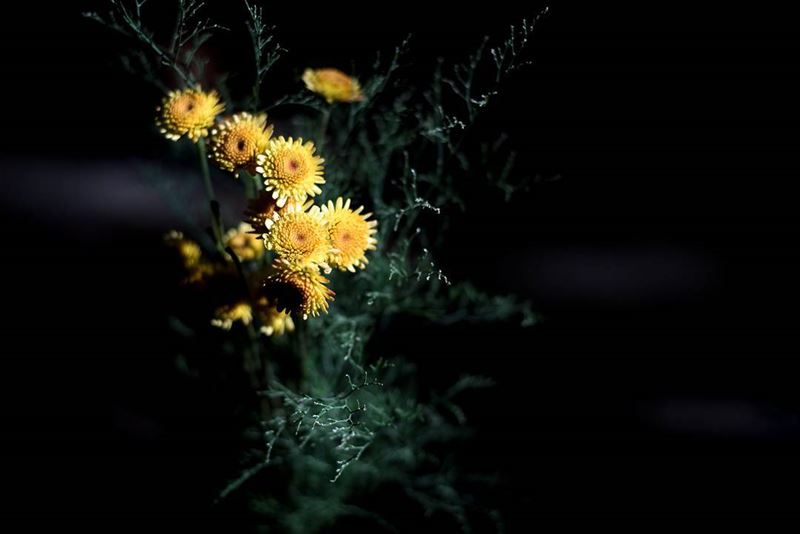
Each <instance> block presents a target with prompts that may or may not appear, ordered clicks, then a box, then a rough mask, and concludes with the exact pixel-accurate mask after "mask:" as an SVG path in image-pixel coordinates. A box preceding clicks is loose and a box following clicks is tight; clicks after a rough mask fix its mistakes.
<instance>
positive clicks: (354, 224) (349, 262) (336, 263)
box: [321, 197, 378, 272]
mask: <svg viewBox="0 0 800 534" xmlns="http://www.w3.org/2000/svg"><path fill="white" fill-rule="evenodd" d="M363 210H364V206H359V207H358V208H356V209H355V210H353V209H350V199H349V198H348V199H347V200H346V201H344V200H342V197H339V198H337V199H336V202H335V203H334V202H332V201H328V203H327V204H325V205H323V206H322V209H321V212H322V218H323V219H324V220H325V221H326V222H327V223H328V235H329V236H330V240H331V245H332V246H333V248H334V249H335V251H334V252H332V253H331V254H330V255H329V256H328V263H329V264H330V265H331V266H332V267H336V268H337V269H340V270H342V271H350V272H355V270H356V267H358V268H360V269H363V268H364V267H366V266H367V263H368V261H369V260H367V257H366V252H367V251H368V250H375V248H376V247H377V244H378V240H377V239H375V237H374V236H375V233H376V232H377V228H376V227H377V226H378V223H377V221H370V220H368V219H369V217H370V215H372V214H371V213H361V212H362V211H363Z"/></svg>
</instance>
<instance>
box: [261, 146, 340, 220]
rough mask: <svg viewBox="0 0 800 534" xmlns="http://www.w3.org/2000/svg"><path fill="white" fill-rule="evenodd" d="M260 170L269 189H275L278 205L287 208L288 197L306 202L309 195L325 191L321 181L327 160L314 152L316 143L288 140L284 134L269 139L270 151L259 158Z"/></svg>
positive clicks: (274, 196)
mask: <svg viewBox="0 0 800 534" xmlns="http://www.w3.org/2000/svg"><path fill="white" fill-rule="evenodd" d="M256 161H257V163H258V166H257V167H256V172H258V173H260V174H261V175H262V176H263V177H264V178H265V180H264V185H265V186H266V190H267V191H272V198H274V199H275V200H276V201H277V204H278V207H283V205H284V204H286V201H287V200H292V201H294V202H303V201H305V199H306V197H308V196H312V197H313V196H314V195H317V194H319V193H321V192H322V189H320V188H319V184H324V183H325V179H324V178H322V163H323V162H324V161H325V160H324V159H322V158H321V157H319V156H315V155H314V143H312V142H311V141H307V142H306V143H305V144H304V143H303V140H302V139H297V140H293V139H292V138H291V137H290V138H289V139H285V138H284V137H283V136H280V137H278V139H277V140H276V139H273V140H271V141H270V142H269V147H268V148H267V150H266V152H264V153H263V154H259V155H258V157H257V158H256Z"/></svg>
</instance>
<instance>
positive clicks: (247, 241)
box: [224, 223, 264, 261]
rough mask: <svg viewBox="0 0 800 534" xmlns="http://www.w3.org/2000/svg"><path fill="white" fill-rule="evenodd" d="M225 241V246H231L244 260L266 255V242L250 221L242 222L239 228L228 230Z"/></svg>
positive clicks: (238, 256)
mask: <svg viewBox="0 0 800 534" xmlns="http://www.w3.org/2000/svg"><path fill="white" fill-rule="evenodd" d="M224 241H225V247H230V248H231V249H232V250H233V253H234V254H236V257H237V258H239V259H240V260H242V261H250V260H257V259H258V258H260V257H261V256H263V255H264V244H263V243H262V242H261V240H260V239H259V238H258V235H257V234H255V233H253V227H252V226H250V225H249V224H248V223H241V224H239V227H238V228H231V229H230V230H228V232H227V233H226V234H225V239H224Z"/></svg>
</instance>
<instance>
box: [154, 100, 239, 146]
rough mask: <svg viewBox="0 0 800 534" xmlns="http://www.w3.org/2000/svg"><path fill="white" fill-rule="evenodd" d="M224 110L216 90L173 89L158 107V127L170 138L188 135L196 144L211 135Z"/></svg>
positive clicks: (176, 138) (174, 138)
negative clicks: (209, 131) (217, 118)
mask: <svg viewBox="0 0 800 534" xmlns="http://www.w3.org/2000/svg"><path fill="white" fill-rule="evenodd" d="M224 109H225V105H224V104H222V103H220V101H219V94H218V93H217V92H216V91H211V92H209V93H204V92H203V91H202V90H201V89H200V88H199V87H197V88H195V89H184V90H182V91H170V92H169V93H168V94H167V96H165V97H164V100H163V102H162V104H161V106H159V107H157V108H156V111H157V112H158V116H157V117H156V126H158V127H159V131H160V132H161V133H162V134H164V136H165V137H166V138H167V139H171V140H172V141H177V140H178V139H180V138H181V136H183V135H186V136H187V137H189V139H191V140H192V141H194V142H195V143H196V142H197V141H198V140H199V139H200V138H201V137H205V136H207V135H208V129H209V128H210V127H211V126H212V125H213V124H214V119H215V118H216V117H217V115H218V114H219V113H222V111H223V110H224Z"/></svg>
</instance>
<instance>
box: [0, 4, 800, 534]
mask: <svg viewBox="0 0 800 534" xmlns="http://www.w3.org/2000/svg"><path fill="white" fill-rule="evenodd" d="M70 4H74V5H70V6H68V7H62V8H59V9H58V10H55V11H50V10H45V9H41V8H37V9H35V10H30V11H28V10H23V11H22V12H20V13H18V14H15V15H11V14H8V15H6V16H4V17H3V22H2V26H3V32H2V35H3V37H2V39H3V49H4V51H3V52H4V53H3V64H2V66H0V69H2V72H3V82H2V86H3V89H2V90H3V95H2V96H3V98H2V111H3V117H4V124H3V130H4V134H5V135H4V136H3V137H4V140H3V143H2V145H0V158H1V159H0V162H1V164H2V167H0V168H2V187H1V188H0V207H1V208H2V211H1V212H0V216H1V217H2V225H1V226H0V239H2V243H0V254H2V268H1V270H0V273H2V276H1V277H0V279H2V282H1V283H2V290H3V293H2V294H3V299H2V306H0V308H2V310H3V322H2V324H1V325H0V329H1V330H2V336H3V338H2V339H3V344H2V359H3V364H4V365H3V368H2V370H0V414H1V415H2V425H1V427H0V439H2V445H3V449H4V455H3V458H4V463H6V464H7V465H5V466H3V470H2V481H3V485H4V494H5V497H4V498H3V499H2V504H0V516H3V517H9V518H17V519H31V518H45V519H55V518H73V519H75V518H81V519H98V518H99V519H109V520H116V519H119V518H144V519H154V518H165V517H169V518H174V519H176V520H177V519H180V520H187V519H198V518H206V517H216V516H218V514H219V512H218V511H217V510H215V509H214V508H213V507H212V506H211V505H210V501H211V499H212V498H213V496H214V494H215V493H214V492H215V491H217V490H218V489H219V487H220V484H221V482H222V481H224V480H226V477H229V476H230V471H228V470H227V469H228V468H229V467H230V466H231V462H232V460H231V458H228V457H226V456H225V454H227V451H228V447H227V444H226V439H228V438H227V437H226V430H230V429H229V428H228V426H227V425H228V422H227V420H228V415H229V414H226V413H223V412H222V411H221V410H219V409H218V408H217V407H215V405H214V404H213V402H212V401H211V400H209V399H213V394H211V393H210V392H207V391H203V390H202V389H200V386H198V385H197V384H191V383H187V382H186V381H181V380H178V379H177V378H175V377H174V375H175V372H174V364H173V359H172V356H173V352H172V347H169V346H166V345H165V344H164V343H162V342H161V340H162V339H163V336H164V332H165V328H166V327H165V325H164V324H163V323H164V321H163V318H164V314H165V312H166V311H165V310H164V309H163V307H164V305H163V299H161V295H162V292H163V291H164V290H165V287H164V285H163V284H164V281H163V280H162V279H161V278H160V277H159V276H158V269H159V263H158V262H159V258H160V256H159V251H158V243H159V238H160V235H161V234H162V233H163V231H164V230H165V229H166V227H167V226H166V225H168V224H173V225H174V224H176V223H175V221H174V220H170V219H169V218H168V217H167V216H165V215H163V212H165V211H166V209H165V207H164V206H163V205H162V204H159V203H158V201H157V196H154V194H153V193H152V192H148V190H147V189H146V187H145V186H142V185H141V183H138V182H136V177H135V172H134V171H132V170H131V169H135V168H136V161H137V160H140V159H145V160H146V159H157V158H159V154H160V153H161V152H162V151H163V150H164V142H163V141H162V140H161V139H160V138H158V137H157V136H156V135H154V133H153V130H152V124H151V122H150V121H151V117H152V108H153V105H154V102H155V100H156V99H157V98H158V95H157V93H155V92H154V91H152V90H151V89H147V88H146V87H145V86H143V85H140V84H138V82H136V81H134V80H133V79H131V78H129V77H128V76H127V75H125V74H124V73H121V72H119V71H118V69H117V68H116V67H115V66H114V58H115V56H116V54H117V53H118V52H119V50H121V49H122V48H123V44H124V43H122V42H120V41H119V40H118V39H117V38H116V37H114V36H112V35H110V34H109V33H108V32H106V31H105V30H103V29H102V28H99V27H97V26H94V25H92V24H91V23H89V22H87V21H84V20H82V19H81V18H80V17H79V14H80V12H81V11H83V10H85V9H97V6H98V5H99V4H101V3H98V2H74V3H72V2H70ZM212 4H214V5H215V6H217V7H224V6H223V3H222V2H212ZM230 4H231V5H233V6H234V7H233V8H228V9H223V10H222V11H225V12H226V13H227V14H228V15H227V16H229V17H236V16H240V15H242V16H243V12H241V13H239V11H237V9H239V7H238V4H237V3H235V2H231V3H230ZM599 4H602V5H599ZM640 4H646V6H645V5H638V6H631V5H619V4H614V3H605V2H604V3H599V2H596V3H591V4H590V5H588V6H587V5H577V4H572V3H570V2H558V1H553V2H552V3H551V4H550V7H551V12H550V14H549V15H548V16H547V17H546V18H545V19H544V21H543V23H542V24H541V26H540V27H539V28H538V29H537V31H536V34H535V37H534V44H533V54H532V55H533V59H534V65H533V66H532V67H531V68H530V69H529V70H527V71H526V72H524V73H522V74H520V75H519V76H518V77H517V78H516V80H515V82H514V83H513V84H512V85H511V86H510V87H509V88H508V91H507V92H506V93H504V95H503V96H502V97H501V98H499V99H498V101H497V102H496V105H495V106H494V107H493V108H492V110H491V112H490V114H489V116H488V117H487V118H486V119H485V123H484V124H485V127H486V128H487V129H498V130H499V129H503V130H505V131H508V132H509V133H510V134H511V136H512V140H513V141H512V143H513V144H514V147H515V148H516V149H517V150H519V152H520V159H519V163H520V168H519V170H520V172H522V173H525V174H529V175H536V174H539V175H541V176H542V177H544V180H541V181H539V183H537V185H535V186H534V187H533V188H532V190H531V191H530V192H529V193H527V194H524V195H520V196H518V197H517V198H515V200H514V201H513V202H512V204H511V206H510V207H509V208H504V207H503V205H502V203H501V198H500V196H499V194H495V195H494V196H492V195H490V196H489V198H488V200H487V201H486V203H485V206H483V207H482V209H480V210H474V211H471V212H467V214H466V215H457V217H458V218H457V222H458V224H457V228H458V229H457V231H456V233H455V235H454V237H453V238H452V241H451V244H450V245H449V246H448V249H447V250H446V251H443V256H442V265H443V267H444V268H445V271H447V272H450V273H453V275H454V276H457V277H461V278H470V279H473V280H476V281H477V282H480V283H481V285H482V286H483V287H486V288H488V289H494V290H498V291H516V292H519V293H520V294H522V295H525V296H527V297H529V298H531V299H532V300H533V302H534V308H535V309H536V310H537V311H538V312H540V313H541V315H542V316H543V321H542V322H541V323H540V324H539V325H538V326H536V327H534V328H532V329H528V330H522V329H518V328H515V327H513V326H502V327H500V326H498V327H487V328H451V329H448V330H445V331H439V330H414V331H412V332H400V334H401V335H400V336H399V337H400V338H401V339H407V340H409V341H407V346H404V347H403V349H404V350H405V351H406V352H407V353H409V354H411V355H412V357H413V358H414V359H415V360H416V361H417V362H418V363H419V365H420V368H421V370H422V372H424V373H425V374H426V375H427V376H429V377H431V378H430V381H431V383H432V384H435V385H436V384H445V383H446V382H447V381H448V380H452V379H453V378H455V377H457V376H458V375H460V374H461V373H462V372H477V373H480V374H485V375H489V376H493V377H495V378H496V379H497V381H498V386H497V387H496V388H494V389H493V390H492V391H490V392H485V393H483V394H482V395H483V396H482V397H481V396H477V397H476V398H477V400H476V401H473V402H472V403H471V404H470V406H469V410H470V411H469V412H468V413H470V415H471V422H472V424H473V425H475V426H476V427H477V428H478V434H477V436H476V438H475V439H474V440H473V441H472V442H471V444H470V445H469V447H468V448H467V450H466V451H464V455H465V456H467V457H469V458H470V459H471V461H472V463H473V464H474V465H475V466H476V467H479V468H482V469H485V470H489V471H496V472H498V473H500V474H501V480H502V484H500V485H499V486H498V489H497V496H498V498H499V501H500V502H502V503H503V508H504V513H505V516H506V522H507V526H508V527H509V530H510V531H512V532H520V531H525V530H527V529H528V528H532V527H534V526H536V525H537V524H541V523H545V522H547V521H550V520H556V521H579V520H596V519H626V520H641V521H642V522H643V524H649V523H650V522H651V521H652V520H654V519H659V520H661V519H666V518H676V519H690V518H691V519H697V518H716V519H722V518H746V517H789V516H794V515H796V513H797V510H796V491H795V489H794V486H795V482H796V480H797V479H798V475H800V458H798V450H799V449H798V447H800V443H798V438H799V437H800V427H798V417H797V414H798V410H799V409H800V397H799V396H798V394H797V387H796V383H797V370H798V366H797V363H796V353H797V343H798V337H797V325H796V315H797V313H796V311H795V306H796V303H797V302H798V296H800V282H799V281H798V272H800V269H798V267H800V261H799V258H798V254H797V252H796V236H797V231H798V218H797V215H796V212H795V205H796V199H797V197H796V194H795V193H794V191H795V187H794V186H795V181H796V179H797V176H798V172H797V171H798V167H799V166H800V165H799V164H798V158H797V155H798V154H797V144H798V134H797V126H798V113H799V112H800V109H799V108H798V106H799V104H798V99H797V95H798V94H800V91H798V90H799V89H800V83H798V64H797V52H798V48H799V46H798V35H797V32H796V30H795V29H794V28H793V23H792V20H793V19H792V18H791V17H789V16H788V15H789V14H788V12H780V11H775V10H774V9H772V8H769V7H763V8H760V9H750V10H747V11H745V10H736V9H734V8H732V7H726V8H725V9H720V8H712V7H710V6H709V7H699V6H697V5H696V4H695V3H687V4H686V5H683V6H682V5H680V4H678V3H673V2H670V3H666V2H643V3H640ZM542 5H543V4H542ZM542 5H540V4H531V5H530V6H525V7H524V8H523V7H521V6H519V5H517V4H516V3H513V4H512V3H510V2H507V3H503V2H495V3H493V4H491V5H490V6H485V7H484V8H481V9H469V8H467V9H465V8H463V7H458V8H457V9H453V10H452V11H449V10H447V9H446V8H443V7H440V9H439V10H438V11H433V10H432V7H431V5H430V3H428V5H426V4H422V3H408V2H404V3H403V4H402V5H398V6H396V7H392V8H391V11H392V12H391V14H386V12H385V11H384V10H383V9H381V11H379V12H375V10H376V9H377V8H376V7H375V6H374V5H372V4H359V3H352V2H350V3H346V4H341V5H338V4H335V3H328V4H327V5H326V6H323V7H317V6H314V7H311V6H308V7H301V6H298V5H295V4H287V3H285V2H284V3H283V5H281V6H272V7H270V9H269V14H270V21H271V22H272V23H274V24H276V25H277V26H278V28H279V32H280V35H281V41H282V42H283V44H284V45H285V46H287V47H288V48H289V49H290V51H291V55H290V56H288V57H287V59H286V60H285V62H286V63H287V64H288V65H287V66H286V67H283V68H284V70H283V71H280V72H282V73H283V75H285V76H287V77H288V76H290V75H296V74H297V72H299V71H300V70H301V69H302V67H303V66H305V65H333V66H339V67H341V68H345V69H347V68H348V67H350V66H351V65H355V67H356V68H357V69H358V67H359V65H361V66H364V67H365V66H367V65H368V62H369V61H370V60H371V58H372V57H373V51H374V50H376V49H384V50H388V49H391V47H393V46H394V44H396V43H397V42H398V41H399V40H400V39H401V38H402V37H403V36H404V35H405V34H407V33H413V34H414V35H415V39H414V41H413V45H412V46H413V53H412V57H413V58H414V60H415V62H414V63H415V67H419V68H420V69H421V70H422V69H423V67H424V66H425V62H426V61H428V60H429V58H432V57H434V56H436V55H439V54H444V55H446V56H448V57H451V58H454V59H460V58H463V57H464V55H465V54H466V53H468V52H469V51H470V50H471V49H472V48H473V46H474V45H475V44H476V43H477V42H478V41H479V40H480V37H481V36H482V35H483V34H485V33H494V34H497V32H499V31H503V29H504V28H505V27H506V26H507V24H509V23H512V22H515V21H517V20H518V19H519V18H520V17H521V16H523V15H530V14H533V13H535V12H537V11H538V10H539V9H540V8H541V7H542ZM34 11H35V12H34ZM365 14H366V16H365ZM242 50H244V51H246V48H243V49H240V53H241V51H242ZM221 52H225V53H226V54H230V53H234V54H235V53H236V49H235V48H232V49H226V48H223V49H222V50H220V57H213V58H212V59H213V62H212V66H217V67H218V68H219V69H221V70H222V69H230V68H235V66H236V65H237V60H235V59H234V60H230V59H224V58H223V55H222V53H221ZM224 57H230V55H226V56H224ZM246 61H247V57H243V58H242V63H244V64H247V63H246ZM268 90H269V88H268ZM277 94H278V93H275V94H274V95H273V96H277ZM188 172H191V171H189V170H187V173H188ZM555 177H558V179H550V178H555ZM219 182H220V184H219V186H220V187H222V188H223V191H224V184H221V182H222V180H221V177H220V180H219ZM137 184H138V185H137ZM198 185H199V184H198ZM198 194H199V187H198ZM153 199H156V200H153ZM476 243H481V244H482V246H480V247H476Z"/></svg>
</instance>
